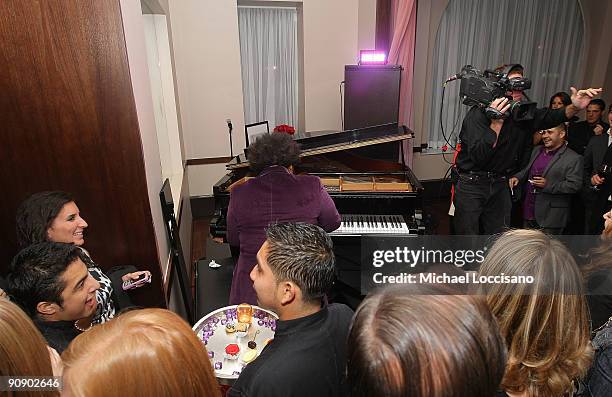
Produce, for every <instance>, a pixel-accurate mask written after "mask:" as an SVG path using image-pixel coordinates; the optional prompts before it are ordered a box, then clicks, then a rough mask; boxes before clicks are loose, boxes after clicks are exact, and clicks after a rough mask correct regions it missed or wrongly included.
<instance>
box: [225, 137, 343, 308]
mask: <svg viewBox="0 0 612 397" xmlns="http://www.w3.org/2000/svg"><path fill="white" fill-rule="evenodd" d="M299 159H300V149H299V147H298V145H297V143H296V142H295V141H294V140H293V139H292V138H291V137H290V136H289V135H286V134H282V133H272V134H267V135H264V136H262V137H261V138H259V139H257V141H256V142H255V143H253V144H252V145H251V146H249V164H250V167H251V170H252V171H253V172H254V173H256V174H257V177H255V178H253V179H250V180H249V181H247V182H246V183H244V184H242V185H239V186H235V187H234V188H233V189H232V191H231V194H230V203H229V208H228V210H227V240H228V242H229V243H230V245H232V246H240V256H239V258H238V263H237V264H236V268H235V269H234V277H233V279H232V288H231V291H230V304H240V303H250V304H256V303H257V296H256V294H255V290H254V289H253V282H252V281H251V278H250V276H249V274H250V272H251V269H253V266H254V265H255V263H256V262H257V259H256V255H257V251H258V250H259V248H260V247H261V245H262V244H263V243H264V241H265V240H266V228H267V227H268V225H270V224H274V223H280V222H308V223H312V224H314V225H319V226H321V227H322V228H323V229H324V230H325V231H327V232H330V231H332V230H335V229H337V228H338V227H339V226H340V214H338V211H337V210H336V206H335V204H334V202H333V201H332V199H331V197H329V194H328V193H327V191H326V190H325V188H324V187H323V185H322V184H321V181H320V180H319V178H318V177H316V176H313V175H294V174H293V167H294V166H295V165H297V164H298V162H299Z"/></svg>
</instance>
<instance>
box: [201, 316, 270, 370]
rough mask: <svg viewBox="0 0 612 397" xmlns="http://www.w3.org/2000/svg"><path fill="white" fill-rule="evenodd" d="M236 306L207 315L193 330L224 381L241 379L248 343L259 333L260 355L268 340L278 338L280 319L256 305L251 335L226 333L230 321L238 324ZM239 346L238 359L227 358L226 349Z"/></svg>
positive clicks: (250, 328)
mask: <svg viewBox="0 0 612 397" xmlns="http://www.w3.org/2000/svg"><path fill="white" fill-rule="evenodd" d="M236 306H237V305H232V306H226V307H222V308H220V309H217V310H215V311H213V312H211V313H208V314H207V315H206V316H204V317H202V318H201V319H200V321H198V322H197V323H196V325H194V326H193V330H194V331H195V332H196V334H197V335H198V338H200V340H201V341H202V342H203V343H204V344H205V345H206V350H208V355H209V357H211V359H210V362H211V364H212V366H213V369H214V370H215V376H216V377H217V378H221V379H237V378H238V376H239V375H240V372H242V368H244V367H245V366H246V363H245V362H244V361H242V355H243V354H244V353H245V352H246V351H247V350H248V346H247V343H248V342H249V341H250V340H253V337H254V336H255V333H256V332H257V331H259V333H258V334H257V336H256V338H255V343H256V344H257V348H256V349H255V350H257V353H258V355H259V353H261V350H262V349H263V348H264V346H265V345H266V343H265V342H266V341H267V340H268V339H273V338H274V332H275V331H276V320H278V316H277V315H276V314H274V313H273V312H271V311H269V310H266V309H262V308H261V307H259V306H255V305H253V320H252V321H251V326H250V327H249V330H248V332H247V335H246V336H244V337H242V338H240V337H238V336H237V335H236V333H232V334H228V333H227V332H225V325H226V324H227V323H228V321H229V322H232V323H234V324H237V323H238V321H237V320H236ZM230 343H236V344H238V346H239V347H240V353H239V354H238V359H237V360H228V359H227V358H225V357H224V356H225V346H227V345H228V344H230Z"/></svg>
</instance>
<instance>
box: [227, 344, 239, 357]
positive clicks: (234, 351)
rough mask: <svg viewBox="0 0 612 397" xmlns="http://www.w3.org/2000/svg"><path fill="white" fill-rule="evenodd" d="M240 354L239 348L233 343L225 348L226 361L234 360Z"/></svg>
mask: <svg viewBox="0 0 612 397" xmlns="http://www.w3.org/2000/svg"><path fill="white" fill-rule="evenodd" d="M238 354H240V346H238V345H237V344H235V343H230V344H229V345H227V346H225V358H227V359H228V360H236V359H237V358H238Z"/></svg>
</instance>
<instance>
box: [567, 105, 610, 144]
mask: <svg viewBox="0 0 612 397" xmlns="http://www.w3.org/2000/svg"><path fill="white" fill-rule="evenodd" d="M605 109H606V103H605V102H604V101H603V100H601V99H599V98H596V99H593V100H591V102H589V106H587V108H586V120H584V121H579V122H577V123H571V124H570V125H569V128H568V130H567V145H568V146H569V147H570V149H572V150H573V151H574V152H576V153H578V154H584V152H585V150H586V147H587V145H588V143H589V140H590V139H591V138H592V137H593V136H599V135H602V134H603V133H605V132H606V131H607V130H608V128H610V126H609V125H608V124H606V123H605V122H604V121H603V120H602V114H603V112H604V110H605Z"/></svg>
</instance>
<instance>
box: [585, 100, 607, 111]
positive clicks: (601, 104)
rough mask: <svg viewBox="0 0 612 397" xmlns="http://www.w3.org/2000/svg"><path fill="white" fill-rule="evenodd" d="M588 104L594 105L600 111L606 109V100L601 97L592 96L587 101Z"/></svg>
mask: <svg viewBox="0 0 612 397" xmlns="http://www.w3.org/2000/svg"><path fill="white" fill-rule="evenodd" d="M589 105H596V106H598V107H599V110H601V111H602V112H603V111H604V110H606V102H605V101H604V100H603V99H601V98H594V99H591V101H590V102H589Z"/></svg>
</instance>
